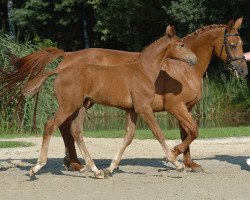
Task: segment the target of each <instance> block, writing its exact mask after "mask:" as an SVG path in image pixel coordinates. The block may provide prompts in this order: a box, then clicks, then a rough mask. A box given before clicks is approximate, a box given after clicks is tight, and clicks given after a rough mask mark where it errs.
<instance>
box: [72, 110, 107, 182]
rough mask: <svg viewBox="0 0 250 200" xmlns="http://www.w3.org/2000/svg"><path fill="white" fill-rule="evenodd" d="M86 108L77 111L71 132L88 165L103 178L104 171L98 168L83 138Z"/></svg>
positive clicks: (99, 177)
mask: <svg viewBox="0 0 250 200" xmlns="http://www.w3.org/2000/svg"><path fill="white" fill-rule="evenodd" d="M85 110H86V108H85V107H81V108H80V111H79V113H76V118H75V119H74V120H73V121H72V125H71V134H72V136H73V137H74V139H75V141H76V144H77V145H78V147H79V149H80V152H81V154H82V156H83V158H84V160H85V163H86V165H87V167H89V168H90V169H91V171H92V172H94V175H95V177H96V178H97V179H103V178H104V174H103V172H102V171H100V170H98V169H97V167H96V165H95V163H94V161H93V160H92V158H91V156H90V154H89V152H88V150H87V147H86V146H85V143H84V140H83V134H82V133H83V118H84V115H83V114H82V113H84V112H85Z"/></svg>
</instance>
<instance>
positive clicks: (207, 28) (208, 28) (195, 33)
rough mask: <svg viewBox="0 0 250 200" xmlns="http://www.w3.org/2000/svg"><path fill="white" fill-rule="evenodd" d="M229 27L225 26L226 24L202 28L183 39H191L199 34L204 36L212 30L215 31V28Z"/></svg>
mask: <svg viewBox="0 0 250 200" xmlns="http://www.w3.org/2000/svg"><path fill="white" fill-rule="evenodd" d="M226 26H227V25H224V24H212V25H207V26H204V27H202V28H199V29H197V30H196V31H194V32H192V33H190V34H188V35H187V36H185V37H183V39H186V38H189V37H191V36H193V35H197V34H202V33H204V32H207V31H209V30H211V29H214V28H218V27H226Z"/></svg>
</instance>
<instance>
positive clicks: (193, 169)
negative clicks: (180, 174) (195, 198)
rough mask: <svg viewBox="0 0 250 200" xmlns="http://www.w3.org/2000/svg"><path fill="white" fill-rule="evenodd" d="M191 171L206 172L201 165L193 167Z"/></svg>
mask: <svg viewBox="0 0 250 200" xmlns="http://www.w3.org/2000/svg"><path fill="white" fill-rule="evenodd" d="M191 172H196V173H200V172H203V173H204V172H205V171H204V169H203V168H202V167H201V166H199V167H194V168H191Z"/></svg>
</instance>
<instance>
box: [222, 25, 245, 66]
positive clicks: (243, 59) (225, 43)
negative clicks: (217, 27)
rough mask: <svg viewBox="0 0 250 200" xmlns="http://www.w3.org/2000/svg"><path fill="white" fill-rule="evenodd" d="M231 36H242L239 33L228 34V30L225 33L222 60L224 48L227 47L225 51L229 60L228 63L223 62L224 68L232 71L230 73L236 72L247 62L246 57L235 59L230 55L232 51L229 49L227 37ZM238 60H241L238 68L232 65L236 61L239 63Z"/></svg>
mask: <svg viewBox="0 0 250 200" xmlns="http://www.w3.org/2000/svg"><path fill="white" fill-rule="evenodd" d="M230 36H240V34H239V33H235V34H228V33H226V30H225V33H224V41H223V45H222V47H221V51H220V59H221V55H222V51H223V48H224V47H225V50H226V54H227V60H226V62H222V63H223V67H224V68H225V69H226V70H230V71H234V70H236V69H237V68H238V67H239V66H240V64H241V63H242V62H243V61H245V60H246V59H245V56H242V57H238V58H233V57H232V56H231V54H230V51H229V47H228V43H229V41H228V39H227V37H230ZM237 60H241V62H240V63H239V64H238V65H237V66H236V67H234V66H233V65H232V62H234V61H237Z"/></svg>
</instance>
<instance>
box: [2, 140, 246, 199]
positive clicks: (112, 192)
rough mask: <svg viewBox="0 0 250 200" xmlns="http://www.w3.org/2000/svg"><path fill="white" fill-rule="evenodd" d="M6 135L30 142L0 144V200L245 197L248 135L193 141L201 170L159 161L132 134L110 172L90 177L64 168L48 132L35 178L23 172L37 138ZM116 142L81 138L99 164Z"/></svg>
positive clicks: (148, 143) (59, 147) (156, 152)
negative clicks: (43, 160)
mask: <svg viewBox="0 0 250 200" xmlns="http://www.w3.org/2000/svg"><path fill="white" fill-rule="evenodd" d="M0 140H4V139H0ZM10 140H16V141H29V142H33V143H34V144H35V146H33V147H26V148H11V149H0V152H1V153H0V155H1V157H0V158H1V159H0V200H9V199H10V200H19V199H25V200H29V199H32V200H34V199H36V200H40V199H43V200H44V199H46V200H47V199H53V200H54V199H58V200H61V199H65V200H66V199H67V200H68V199H70V200H75V199H86V200H92V199H93V200H98V199H101V200H105V199H107V200H117V199H129V200H133V199H135V200H141V199H143V200H147V199H150V200H151V199H170V200H175V199H184V198H185V199H186V200H196V199H197V200H203V199H204V200H212V199H214V200H219V199H225V200H237V199H242V200H243V199H244V200H247V199H250V166H248V165H247V164H246V159H247V158H248V157H250V137H244V138H227V139H209V140H197V141H195V142H194V143H193V144H192V146H191V150H192V155H193V158H194V159H195V161H196V162H197V163H199V164H201V165H202V166H203V168H204V170H205V172H204V173H193V172H188V171H187V172H182V173H181V172H177V171H175V170H174V168H173V167H172V165H170V164H166V163H165V162H164V159H163V155H164V153H163V151H162V149H161V147H160V145H159V144H158V142H157V141H156V140H134V141H133V143H132V144H131V145H130V146H129V147H128V149H127V151H126V152H125V154H124V157H123V160H122V162H121V165H120V167H119V169H117V170H116V171H115V174H114V176H113V177H112V178H109V179H104V180H96V179H94V176H93V174H92V173H91V172H84V173H82V174H80V173H78V172H73V171H65V169H64V167H63V166H62V163H63V157H64V147H63V142H62V138H60V137H54V138H52V140H51V143H50V150H49V159H48V163H47V165H46V166H45V167H44V168H43V169H41V170H40V171H39V173H38V174H37V175H36V179H33V180H30V178H29V177H28V176H27V172H28V170H29V168H30V166H32V165H34V164H35V163H36V161H37V158H38V156H39V150H40V146H41V138H15V139H10ZM122 142H123V140H122V139H94V138H87V139H86V145H87V147H88V149H89V151H90V153H91V155H92V158H94V160H95V162H96V164H97V167H99V168H105V167H107V166H108V164H109V163H110V162H111V159H112V158H113V156H114V155H115V153H116V152H117V150H118V148H119V147H120V146H121V144H122ZM179 142H180V141H178V140H171V141H168V144H169V145H170V146H171V147H173V146H174V145H176V144H178V143H179ZM78 155H80V154H79V152H78ZM179 159H180V161H181V160H182V158H181V156H180V157H179ZM82 162H83V160H82Z"/></svg>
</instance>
